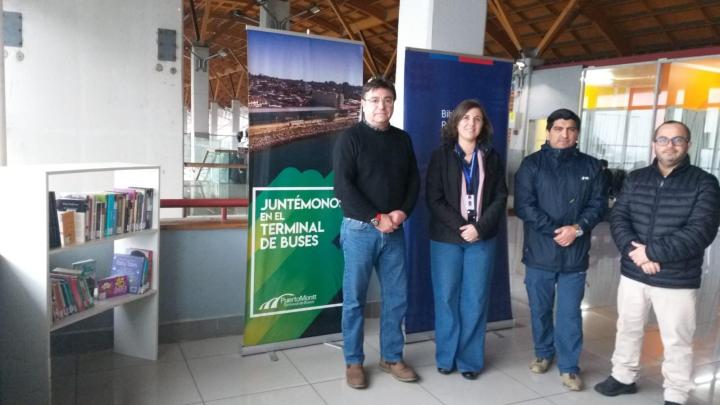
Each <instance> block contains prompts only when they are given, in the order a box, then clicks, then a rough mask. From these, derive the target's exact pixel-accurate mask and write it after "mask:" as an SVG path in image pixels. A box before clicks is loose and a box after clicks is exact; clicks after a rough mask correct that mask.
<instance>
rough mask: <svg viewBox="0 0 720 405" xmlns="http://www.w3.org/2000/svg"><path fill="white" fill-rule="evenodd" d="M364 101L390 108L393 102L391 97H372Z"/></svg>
mask: <svg viewBox="0 0 720 405" xmlns="http://www.w3.org/2000/svg"><path fill="white" fill-rule="evenodd" d="M365 101H367V102H368V103H370V104H374V105H379V104H380V103H383V104H385V105H386V106H391V105H393V103H394V102H395V100H393V98H392V97H385V98H380V97H373V98H366V99H365Z"/></svg>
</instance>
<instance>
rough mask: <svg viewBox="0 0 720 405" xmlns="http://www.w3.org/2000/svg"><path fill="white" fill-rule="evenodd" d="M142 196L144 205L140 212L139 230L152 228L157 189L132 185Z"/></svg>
mask: <svg viewBox="0 0 720 405" xmlns="http://www.w3.org/2000/svg"><path fill="white" fill-rule="evenodd" d="M130 188H132V189H134V190H136V191H137V192H138V193H139V194H140V195H141V196H142V205H141V209H140V213H139V217H140V222H139V230H143V229H151V228H152V225H153V223H152V221H153V209H154V200H155V199H154V195H155V190H154V189H152V188H148V187H130Z"/></svg>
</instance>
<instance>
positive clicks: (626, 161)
mask: <svg viewBox="0 0 720 405" xmlns="http://www.w3.org/2000/svg"><path fill="white" fill-rule="evenodd" d="M656 77H657V64H656V63H655V62H651V63H643V64H637V65H625V66H616V67H609V68H597V69H588V70H586V71H585V75H584V83H585V92H584V94H583V112H582V120H583V125H582V131H581V134H580V140H579V144H580V145H579V146H580V149H581V150H582V151H584V152H586V153H588V154H590V155H592V156H594V157H596V158H598V159H606V160H607V161H608V164H609V167H610V168H613V169H622V170H626V171H628V170H633V169H635V168H638V167H642V166H646V165H647V164H648V162H649V158H650V153H651V150H650V140H651V137H652V132H653V125H652V124H653V121H652V117H653V104H654V94H655V82H656Z"/></svg>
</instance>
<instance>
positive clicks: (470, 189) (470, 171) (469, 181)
mask: <svg viewBox="0 0 720 405" xmlns="http://www.w3.org/2000/svg"><path fill="white" fill-rule="evenodd" d="M457 149H458V150H457V152H458V157H460V167H461V168H462V171H463V177H465V189H466V190H467V193H468V195H473V196H474V195H475V191H474V189H475V185H474V184H473V175H474V174H475V166H477V161H476V159H477V150H474V151H473V153H472V160H471V161H470V167H469V168H468V167H467V165H466V164H465V161H464V160H465V159H464V158H463V157H462V155H463V154H464V153H465V152H464V151H463V150H462V148H460V147H459V145H458V148H457Z"/></svg>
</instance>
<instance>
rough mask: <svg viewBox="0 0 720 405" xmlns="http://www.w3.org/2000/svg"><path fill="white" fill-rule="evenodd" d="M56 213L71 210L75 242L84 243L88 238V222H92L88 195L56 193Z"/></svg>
mask: <svg viewBox="0 0 720 405" xmlns="http://www.w3.org/2000/svg"><path fill="white" fill-rule="evenodd" d="M55 206H56V209H57V211H58V213H62V212H68V211H73V212H74V213H75V214H74V215H73V217H74V219H75V222H74V224H75V227H74V228H75V229H74V230H75V243H78V244H79V243H84V242H85V241H88V240H90V224H91V223H92V210H91V202H90V196H89V195H87V194H79V193H58V194H57V196H56V198H55Z"/></svg>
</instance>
